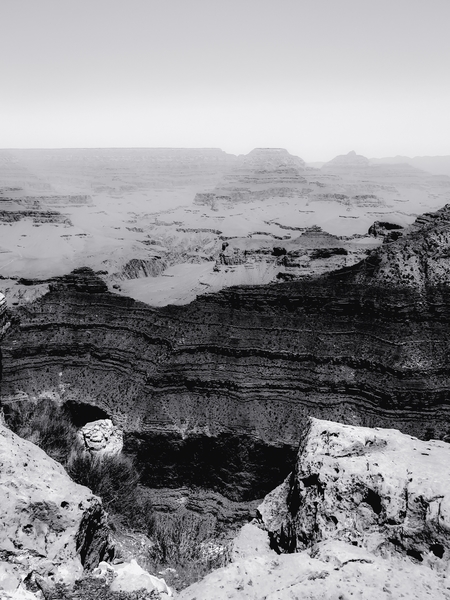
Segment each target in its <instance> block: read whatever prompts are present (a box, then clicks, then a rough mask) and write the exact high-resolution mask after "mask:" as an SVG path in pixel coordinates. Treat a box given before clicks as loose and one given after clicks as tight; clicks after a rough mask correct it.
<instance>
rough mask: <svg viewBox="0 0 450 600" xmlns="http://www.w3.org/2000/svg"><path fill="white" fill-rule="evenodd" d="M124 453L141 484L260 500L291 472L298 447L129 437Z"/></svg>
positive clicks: (249, 440) (225, 438) (242, 440)
mask: <svg viewBox="0 0 450 600" xmlns="http://www.w3.org/2000/svg"><path fill="white" fill-rule="evenodd" d="M124 451H125V452H126V453H127V454H129V455H131V456H133V457H134V458H135V462H136V465H137V467H138V469H139V470H140V472H141V483H142V484H143V485H145V486H148V487H151V488H161V487H169V488H170V487H171V488H177V487H181V486H188V487H200V488H204V489H211V490H214V491H216V492H220V493H221V494H223V495H224V496H226V497H227V498H229V499H230V500H235V501H249V500H255V499H258V498H262V497H263V496H265V495H266V494H267V493H268V492H270V491H271V490H273V489H274V488H275V487H276V486H277V485H279V484H280V483H281V482H282V481H283V480H284V479H285V478H286V476H287V475H288V474H289V473H290V472H291V471H292V469H293V467H294V464H295V459H296V455H297V449H296V448H294V447H292V446H288V445H280V446H274V445H269V444H266V443H264V442H263V441H261V440H258V439H256V438H253V437H250V436H246V435H233V434H228V433H227V434H225V433H222V434H220V435H218V436H215V437H213V436H206V435H190V436H188V437H186V438H184V439H183V438H182V437H181V435H179V434H176V433H171V434H160V433H148V434H142V435H139V434H128V435H126V436H125V440H124Z"/></svg>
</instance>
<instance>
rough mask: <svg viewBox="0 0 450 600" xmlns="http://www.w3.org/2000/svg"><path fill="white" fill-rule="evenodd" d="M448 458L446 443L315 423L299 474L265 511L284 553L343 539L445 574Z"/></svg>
mask: <svg viewBox="0 0 450 600" xmlns="http://www.w3.org/2000/svg"><path fill="white" fill-rule="evenodd" d="M449 458H450V446H449V444H447V443H445V442H441V441H437V440H429V441H427V442H423V441H420V440H418V439H417V438H414V437H411V436H407V435H404V434H401V433H400V432H399V431H397V430H394V429H380V428H375V429H370V428H364V427H354V426H349V425H342V424H340V423H332V422H330V421H321V420H318V419H312V420H311V422H310V426H309V428H308V429H307V430H306V431H305V434H304V436H303V439H302V440H301V443H300V450H299V455H298V457H297V464H296V468H295V470H294V471H293V473H292V474H291V476H290V477H289V478H288V479H287V480H286V481H285V482H284V483H283V484H282V485H281V486H280V487H279V488H277V489H276V490H274V491H273V492H272V493H271V494H269V495H268V496H267V498H266V499H265V501H264V503H263V504H262V505H261V506H260V507H259V511H260V513H261V515H262V519H263V522H264V523H265V526H266V528H267V530H268V531H269V532H270V534H271V539H272V545H273V547H276V548H278V549H279V550H280V551H282V552H286V551H289V552H293V551H299V550H303V549H305V548H309V547H311V546H313V545H314V544H315V543H317V542H321V541H324V540H339V541H345V542H348V543H351V544H354V545H356V546H359V547H363V548H366V549H367V550H369V551H370V552H374V553H375V554H381V555H392V554H394V555H397V554H398V553H401V554H403V555H405V556H410V557H412V558H413V559H416V560H417V561H419V562H424V563H426V564H428V565H429V566H431V567H433V568H436V569H438V570H445V569H446V566H447V561H448V557H449V555H450V512H449V507H450V489H449V481H450V467H449Z"/></svg>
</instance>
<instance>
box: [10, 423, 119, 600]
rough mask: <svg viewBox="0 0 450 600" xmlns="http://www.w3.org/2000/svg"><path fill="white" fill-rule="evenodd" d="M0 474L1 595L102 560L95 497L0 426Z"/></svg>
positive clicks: (102, 517) (103, 530) (103, 543)
mask: <svg viewBox="0 0 450 600" xmlns="http://www.w3.org/2000/svg"><path fill="white" fill-rule="evenodd" d="M0 477H1V484H0V506H1V509H2V511H1V517H0V590H2V592H1V593H0V597H1V598H8V597H10V596H11V597H26V594H25V591H24V583H23V582H24V580H25V579H32V580H37V581H43V582H44V583H45V585H50V586H51V585H52V584H53V583H56V582H58V581H61V582H66V583H71V582H72V581H73V580H75V579H77V578H79V577H80V576H81V574H82V572H83V568H85V569H87V570H91V569H93V568H94V567H96V566H97V565H98V563H99V561H101V560H103V558H104V557H105V556H106V554H107V552H108V545H109V543H108V529H107V527H106V513H105V512H104V511H103V509H102V505H101V502H100V500H99V498H97V497H96V496H94V495H93V494H92V492H91V491H90V490H89V489H88V488H86V487H84V486H81V485H78V484H75V483H74V482H72V481H71V480H70V478H69V476H68V475H67V474H66V472H65V471H64V469H63V468H62V467H61V466H60V465H59V464H58V463H57V462H55V461H54V460H52V459H51V458H49V457H48V456H47V455H46V454H45V452H44V451H43V450H41V449H40V448H38V447H37V446H35V445H34V444H32V443H30V442H28V441H26V440H23V439H21V438H19V437H18V436H16V435H15V434H14V433H12V432H11V431H10V430H9V429H7V428H5V427H4V426H3V425H0ZM13 594H16V596H13ZM21 594H22V595H21Z"/></svg>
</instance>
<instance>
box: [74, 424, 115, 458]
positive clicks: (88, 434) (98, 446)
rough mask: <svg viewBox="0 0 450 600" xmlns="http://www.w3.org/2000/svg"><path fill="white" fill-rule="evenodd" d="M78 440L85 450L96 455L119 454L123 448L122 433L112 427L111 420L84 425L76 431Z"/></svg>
mask: <svg viewBox="0 0 450 600" xmlns="http://www.w3.org/2000/svg"><path fill="white" fill-rule="evenodd" d="M78 439H79V440H80V442H81V443H82V445H83V446H84V448H85V449H86V450H88V451H89V452H91V453H93V454H97V455H104V454H109V455H115V454H120V452H122V448H123V432H122V431H121V430H120V429H119V428H118V427H116V426H115V425H113V422H112V421H111V419H98V420H97V421H91V422H90V423H86V425H85V426H84V427H82V428H81V429H80V430H79V431H78Z"/></svg>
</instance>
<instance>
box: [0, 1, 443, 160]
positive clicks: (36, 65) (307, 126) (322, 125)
mask: <svg viewBox="0 0 450 600" xmlns="http://www.w3.org/2000/svg"><path fill="white" fill-rule="evenodd" d="M0 23H1V35H0V147H3V148H8V147H10V148H13V147H16V148H17V147H92V146H94V147H103V146H107V147H108V146H148V147H159V146H165V147H167V146H169V147H170V146H176V147H211V146H214V147H220V148H223V149H224V150H226V151H228V152H233V153H244V152H248V151H249V150H251V149H252V148H254V147H258V146H275V147H284V148H287V149H288V150H289V151H290V152H292V153H293V154H298V155H299V156H301V157H302V158H304V159H305V160H309V161H313V160H328V159H330V158H332V157H333V156H335V155H336V154H343V153H346V152H348V151H349V150H356V151H357V152H358V153H360V154H364V155H366V156H369V157H374V156H380V157H381V156H390V155H396V154H408V155H411V156H414V155H427V154H428V155H436V154H450V33H449V27H450V0H276V1H275V0H220V1H218V0H0Z"/></svg>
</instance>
